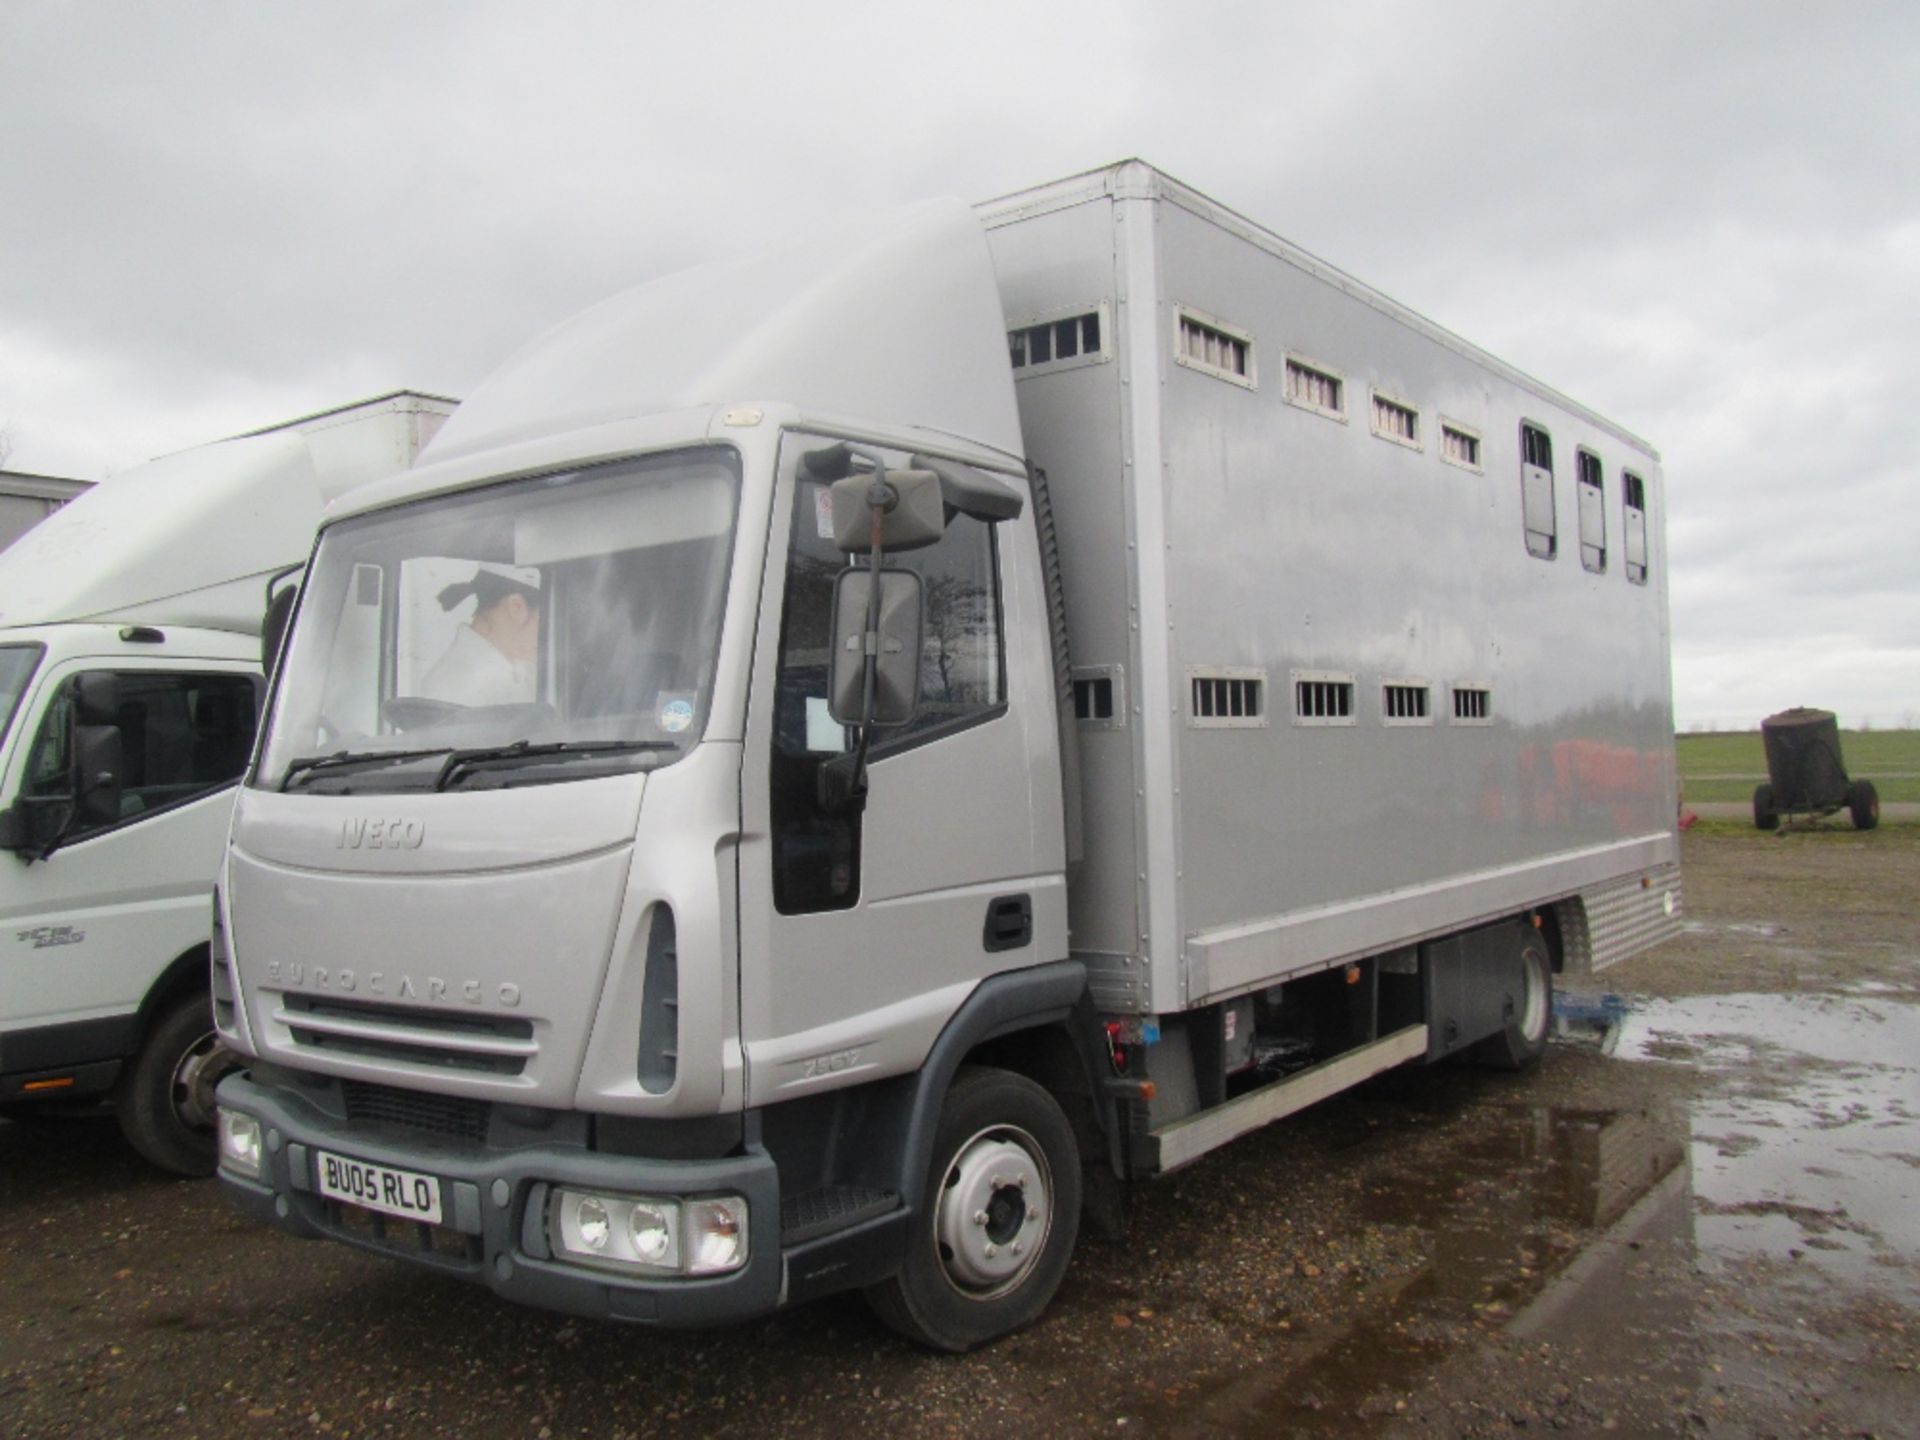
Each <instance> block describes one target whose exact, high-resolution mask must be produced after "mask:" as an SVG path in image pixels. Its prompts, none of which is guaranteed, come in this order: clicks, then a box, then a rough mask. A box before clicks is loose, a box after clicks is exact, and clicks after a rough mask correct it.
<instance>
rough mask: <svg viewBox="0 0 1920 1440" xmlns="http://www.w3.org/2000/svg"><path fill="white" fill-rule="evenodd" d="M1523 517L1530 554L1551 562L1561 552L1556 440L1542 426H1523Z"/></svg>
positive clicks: (1521, 458)
mask: <svg viewBox="0 0 1920 1440" xmlns="http://www.w3.org/2000/svg"><path fill="white" fill-rule="evenodd" d="M1520 516H1521V520H1522V523H1524V525H1525V526H1526V532H1527V553H1528V554H1529V555H1531V556H1533V557H1534V558H1535V559H1538V560H1551V559H1553V557H1554V556H1555V555H1556V554H1558V553H1559V549H1560V539H1559V527H1558V525H1557V523H1556V521H1555V518H1554V510H1553V437H1552V436H1550V435H1548V434H1547V432H1546V431H1544V430H1542V429H1541V428H1540V427H1539V426H1538V425H1526V424H1523V425H1521V427H1520Z"/></svg>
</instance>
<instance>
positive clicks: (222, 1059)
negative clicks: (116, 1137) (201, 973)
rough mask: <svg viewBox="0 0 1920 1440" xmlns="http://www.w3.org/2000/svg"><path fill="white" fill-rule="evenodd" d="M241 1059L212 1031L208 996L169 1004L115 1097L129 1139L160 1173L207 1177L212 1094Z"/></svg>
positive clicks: (210, 1154)
mask: <svg viewBox="0 0 1920 1440" xmlns="http://www.w3.org/2000/svg"><path fill="white" fill-rule="evenodd" d="M238 1063H239V1062H238V1061H236V1060H235V1059H234V1057H233V1053H232V1052H231V1051H230V1050H228V1049H227V1048H226V1047H225V1046H223V1045H222V1044H221V1043H220V1037H219V1035H218V1034H216V1033H215V1032H214V1028H213V1008H212V1001H211V1000H210V999H209V998H208V997H207V996H206V995H205V994H196V995H189V996H187V997H185V998H184V999H181V1000H177V1001H175V1002H174V1003H172V1004H171V1005H169V1006H167V1008H166V1009H164V1010H162V1011H161V1012H160V1018H159V1019H158V1020H156V1021H155V1022H154V1024H153V1028H152V1029H151V1030H149V1031H148V1032H147V1040H146V1043H145V1044H144V1045H142V1046H141V1047H140V1053H139V1054H138V1055H136V1056H134V1058H133V1063H132V1065H131V1066H130V1067H129V1068H128V1070H127V1073H126V1074H125V1075H123V1076H121V1077H120V1088H119V1091H118V1093H117V1094H116V1095H115V1096H114V1113H115V1115H116V1116H117V1118H118V1119H119V1121H120V1131H121V1133H122V1134H123V1135H125V1136H126V1137H127V1143H128V1144H130V1145H132V1146H133V1148H134V1149H135V1150H138V1151H139V1152H140V1154H141V1155H142V1156H143V1157H145V1158H146V1159H148V1160H150V1161H152V1162H153V1163H154V1164H155V1165H158V1166H159V1167H160V1168H161V1169H162V1170H171V1171H173V1173H174V1174H176V1175H211V1174H212V1173H213V1166H214V1161H215V1158H216V1156H215V1153H214V1123H215V1116H214V1104H213V1091H214V1087H215V1086H216V1085H218V1084H219V1083H220V1081H221V1079H222V1077H224V1076H225V1075H226V1074H227V1073H228V1072H229V1071H231V1070H233V1069H234V1068H235V1067H236V1066H237V1064H238Z"/></svg>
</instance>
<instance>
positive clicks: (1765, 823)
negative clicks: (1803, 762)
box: [1753, 785, 1780, 830]
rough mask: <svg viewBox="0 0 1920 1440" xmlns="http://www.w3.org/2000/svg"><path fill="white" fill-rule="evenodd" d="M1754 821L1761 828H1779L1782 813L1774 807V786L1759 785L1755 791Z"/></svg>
mask: <svg viewBox="0 0 1920 1440" xmlns="http://www.w3.org/2000/svg"><path fill="white" fill-rule="evenodd" d="M1753 823H1754V825H1755V826H1756V827H1758V828H1759V829H1761V830H1778V829H1779V828H1780V814H1779V812H1778V811H1777V810H1775V809H1774V808H1773V786H1771V785H1757V786H1755V787H1754V791H1753Z"/></svg>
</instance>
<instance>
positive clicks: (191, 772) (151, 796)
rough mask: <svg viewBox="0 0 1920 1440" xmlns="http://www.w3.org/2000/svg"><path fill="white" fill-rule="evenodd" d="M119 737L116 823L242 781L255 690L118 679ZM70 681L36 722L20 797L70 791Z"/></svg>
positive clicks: (166, 678)
mask: <svg viewBox="0 0 1920 1440" xmlns="http://www.w3.org/2000/svg"><path fill="white" fill-rule="evenodd" d="M115 681H116V684H117V690H118V695H117V699H118V710H117V712H116V715H115V723H116V724H117V725H118V727H119V730H120V763H121V772H122V773H121V800H120V817H121V819H122V820H130V819H133V818H135V817H137V816H140V815H144V814H147V813H148V812H150V811H154V810H159V809H162V808H164V807H166V806H169V805H176V804H178V803H180V802H181V801H183V800H190V799H193V798H194V797H196V796H199V795H203V794H206V793H208V792H209V791H212V790H217V789H219V788H221V787H222V786H226V785H231V784H233V783H234V782H235V781H237V780H239V778H240V774H241V772H242V771H243V770H245V769H246V766H247V759H248V757H249V756H250V755H251V754H252V752H253V732H254V726H255V724H256V723H257V720H258V716H259V687H258V683H257V682H256V681H255V680H254V678H253V677H252V676H249V675H193V674H169V673H164V672H159V671H148V670H139V671H119V672H116V673H115ZM72 693H73V681H71V680H69V681H68V682H67V683H66V684H65V685H63V686H62V687H61V690H60V693H59V694H58V695H56V696H55V697H54V699H53V701H52V703H51V704H49V705H48V706H47V709H46V713H45V714H44V715H43V716H41V719H40V728H39V730H38V731H37V732H36V733H35V735H34V739H33V744H32V747H31V748H30V749H29V751H28V755H27V774H26V783H25V785H24V787H23V793H24V794H26V795H30V796H54V795H63V794H66V793H68V792H69V791H70V790H71V788H72V776H71V769H72V761H71V755H70V750H69V745H70V743H71V737H72V731H73V699H72Z"/></svg>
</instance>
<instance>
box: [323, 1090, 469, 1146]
mask: <svg viewBox="0 0 1920 1440" xmlns="http://www.w3.org/2000/svg"><path fill="white" fill-rule="evenodd" d="M340 1091H341V1094H342V1096H343V1097H344V1098H345V1100H346V1105H347V1119H349V1120H351V1121H354V1122H356V1123H362V1124H368V1125H397V1126H399V1127H400V1128H402V1129H405V1130H424V1131H426V1132H427V1133H429V1134H432V1135H452V1136H455V1137H456V1138H458V1139H461V1140H471V1141H474V1142H475V1143H476V1144H477V1143H479V1142H480V1141H483V1140H485V1139H486V1138H487V1121H488V1119H489V1118H490V1116H491V1114H492V1107H491V1106H489V1105H488V1104H487V1103H486V1101H484V1100H469V1099H466V1098H465V1097H463V1096H458V1095H427V1094H424V1093H422V1092H420V1091H417V1090H399V1089H395V1088H394V1087H393V1086H390V1085H368V1084H366V1083H364V1082H362V1081H359V1080H347V1081H343V1082H342V1083H341V1086H340Z"/></svg>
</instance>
